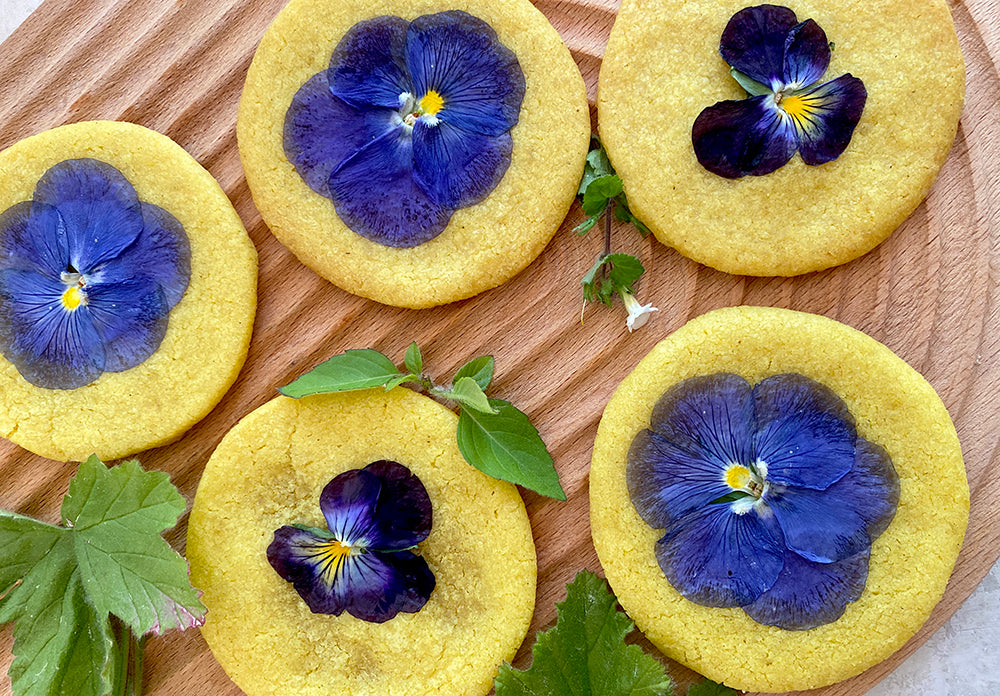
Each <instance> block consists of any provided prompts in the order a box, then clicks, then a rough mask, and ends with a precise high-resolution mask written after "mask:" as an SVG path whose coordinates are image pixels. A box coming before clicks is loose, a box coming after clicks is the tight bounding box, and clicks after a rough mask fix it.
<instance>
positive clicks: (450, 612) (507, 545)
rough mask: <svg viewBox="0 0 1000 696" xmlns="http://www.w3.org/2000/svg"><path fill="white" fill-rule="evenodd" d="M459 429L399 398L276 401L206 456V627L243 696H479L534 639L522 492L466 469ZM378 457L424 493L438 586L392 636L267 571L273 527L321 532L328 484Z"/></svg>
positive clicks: (405, 396)
mask: <svg viewBox="0 0 1000 696" xmlns="http://www.w3.org/2000/svg"><path fill="white" fill-rule="evenodd" d="M457 422H458V417H457V416H456V415H455V414H454V413H452V412H451V411H449V410H448V409H446V408H444V407H443V406H441V405H440V404H438V403H436V402H434V401H432V400H430V399H428V398H427V397H424V396H421V395H419V394H416V393H414V392H412V391H410V390H407V389H403V388H396V389H394V390H392V391H390V392H388V393H384V392H383V391H382V390H381V389H378V390H368V391H364V392H353V393H344V394H331V395H323V396H313V397H308V398H305V399H302V400H299V401H296V400H294V399H289V398H286V397H279V398H277V399H275V400H273V401H271V402H269V403H267V404H265V405H264V406H262V407H261V408H259V409H257V410H256V411H254V412H253V413H251V414H250V415H248V416H247V417H246V418H244V419H243V420H242V421H240V423H239V424H238V425H237V426H236V427H235V428H233V430H232V431H230V432H229V434H228V435H226V437H225V438H224V439H223V440H222V442H221V443H220V444H219V447H218V449H217V450H216V451H215V454H213V455H212V458H211V459H210V460H209V462H208V465H207V467H206V469H205V474H204V476H203V477H202V479H201V483H200V484H199V486H198V493H197V495H196V497H195V501H194V508H193V510H192V511H191V520H190V524H189V527H188V543H187V553H188V559H189V561H190V563H191V580H192V582H193V584H194V585H195V586H196V587H198V588H201V589H202V590H204V592H205V594H204V597H203V598H202V599H203V601H204V602H205V605H206V606H207V607H208V619H207V622H206V623H205V625H204V627H203V628H202V633H203V635H204V636H205V640H206V641H207V642H208V644H209V646H210V647H211V649H212V652H213V653H214V654H215V656H216V658H217V659H218V660H219V662H220V663H221V664H222V667H223V668H224V669H225V670H226V672H227V673H228V674H229V676H230V677H231V678H232V679H233V681H234V682H236V684H237V685H238V686H239V687H240V688H241V689H243V691H245V692H246V693H247V694H248V696H264V695H265V694H273V695H275V696H277V695H280V696H307V695H309V696H335V695H343V696H384V695H387V694H391V695H393V696H405V695H413V696H416V695H417V694H439V693H440V694H449V695H455V696H459V695H468V696H472V695H477V696H483V695H484V694H486V693H487V692H488V691H489V690H490V689H491V688H492V685H493V677H494V675H495V673H496V670H497V667H498V666H499V665H500V663H501V662H502V661H503V660H510V659H512V658H513V656H514V653H515V652H516V651H517V648H518V646H519V645H520V644H521V641H522V640H524V636H525V633H526V632H527V630H528V624H529V622H530V620H531V615H532V611H533V608H534V602H535V573H536V565H535V563H536V561H535V547H534V543H533V542H532V537H531V527H530V525H529V523H528V516H527V512H526V511H525V509H524V503H523V502H522V501H521V498H520V496H519V495H518V493H517V490H516V489H515V487H514V486H512V485H510V484H508V483H503V482H500V481H496V480H494V479H491V478H489V477H488V476H486V475H485V474H482V473H480V472H479V471H476V470H475V469H473V468H472V467H471V466H470V465H469V464H467V463H466V462H465V460H464V459H462V455H461V453H460V452H459V451H458V446H457V444H456V442H455V428H456V425H457ZM380 459H390V460H393V461H396V462H399V463H400V464H403V465H404V466H406V467H408V468H409V469H410V470H411V471H412V472H413V473H414V474H416V475H417V476H418V477H419V478H420V480H421V481H422V482H423V484H424V486H425V487H426V488H427V493H428V494H429V495H430V499H431V506H432V510H433V513H432V514H433V527H432V529H431V533H430V536H428V538H427V539H426V541H424V542H422V543H421V544H420V545H419V547H418V550H419V553H420V554H421V555H422V556H423V557H424V558H425V559H426V560H427V563H428V565H429V566H430V568H431V570H432V571H433V573H434V575H435V577H436V579H437V585H436V587H435V589H434V591H433V592H432V593H431V596H430V599H429V600H428V602H427V604H426V605H425V606H424V607H423V608H422V609H421V610H420V611H418V612H417V613H415V614H399V615H397V616H396V617H395V618H393V619H391V620H389V621H387V622H386V623H383V624H373V623H367V622H364V621H361V620H359V619H356V618H354V617H353V616H350V615H349V614H347V613H344V614H342V615H341V616H330V615H323V614H313V613H311V612H310V610H309V608H308V607H307V606H306V604H305V602H304V601H303V600H302V599H301V598H300V597H299V595H298V594H297V593H296V592H295V590H294V589H293V588H292V586H291V585H290V584H289V583H287V582H285V581H284V580H282V579H281V578H280V577H279V576H278V574H277V573H276V572H275V571H274V570H273V569H272V568H271V566H270V565H269V564H268V562H267V558H266V556H265V550H266V549H267V546H268V544H269V543H270V542H271V540H272V538H273V534H274V530H276V529H278V528H279V527H281V526H282V525H286V524H292V523H296V522H297V523H304V524H309V525H312V526H317V527H324V528H325V523H324V520H323V516H322V513H321V512H320V508H319V495H320V492H321V491H322V490H323V487H324V486H325V485H326V484H327V483H328V482H329V481H330V480H331V479H332V478H333V477H334V476H336V475H337V474H339V473H341V472H343V471H346V470H348V469H358V468H361V467H364V466H365V465H367V464H369V463H371V462H373V461H377V460H380Z"/></svg>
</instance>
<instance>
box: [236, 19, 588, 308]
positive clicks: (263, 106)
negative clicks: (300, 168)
mask: <svg viewBox="0 0 1000 696" xmlns="http://www.w3.org/2000/svg"><path fill="white" fill-rule="evenodd" d="M444 10H464V11H466V12H468V13H470V14H472V15H475V16H476V17H479V18H480V19H482V20H484V21H486V22H487V23H488V24H490V25H491V26H492V27H493V28H494V29H495V30H496V32H497V34H498V35H499V38H500V41H501V42H502V43H503V44H504V45H506V46H507V47H508V48H510V49H511V50H513V51H514V53H515V54H516V55H517V58H518V61H519V62H520V64H521V69H522V70H523V71H524V76H525V80H526V83H527V89H526V92H525V95H524V102H523V103H522V106H521V113H520V120H519V121H518V124H517V125H516V126H515V127H514V129H513V130H512V131H511V135H512V137H513V139H514V151H513V154H512V155H511V162H510V168H509V169H508V170H507V173H506V174H505V175H504V177H503V179H502V180H501V181H500V183H499V185H498V186H497V187H496V188H495V189H494V190H493V192H492V193H491V194H490V195H489V196H488V197H487V198H486V199H485V200H484V201H482V202H481V203H478V204H476V205H473V206H470V207H467V208H462V209H459V210H457V211H455V213H454V214H453V215H452V217H451V221H450V222H449V224H448V226H447V227H446V228H445V230H444V231H443V232H442V233H441V234H440V235H438V236H437V237H436V238H434V239H432V240H430V241H429V242H425V243H424V244H421V245H419V246H416V247H413V248H410V249H394V248H390V247H385V246H382V245H380V244H377V243H375V242H371V241H369V240H367V239H364V238H363V237H361V236H360V235H358V234H355V233H354V232H352V231H351V230H350V229H348V227H347V226H346V225H344V223H343V222H342V221H341V220H340V218H339V217H337V214H336V212H335V211H334V207H333V203H332V202H331V201H330V200H329V199H327V198H324V197H323V196H321V195H320V194H318V193H316V192H315V191H313V190H312V189H310V188H309V187H308V186H307V185H306V184H305V182H304V181H303V180H302V179H301V177H299V175H298V174H297V173H296V171H295V169H294V168H293V167H292V165H291V164H290V163H289V162H288V160H287V159H286V157H285V153H284V150H283V147H282V135H283V128H284V121H285V113H286V111H287V110H288V107H289V105H290V104H291V102H292V97H293V96H294V95H295V93H296V92H297V91H298V89H299V88H300V87H301V86H302V85H303V84H304V83H305V82H306V81H307V80H308V79H309V78H311V77H312V76H313V75H315V74H317V73H318V72H320V71H321V70H325V69H326V68H327V66H328V65H329V62H330V55H331V54H332V53H333V49H334V47H335V46H336V45H337V43H338V42H339V41H340V39H341V38H342V37H343V36H344V34H345V33H346V32H347V31H348V29H350V28H351V27H352V26H353V25H354V24H356V23H357V22H359V21H361V20H364V19H369V18H372V17H377V16H380V15H396V16H399V17H403V18H404V19H407V20H412V19H415V18H416V17H419V16H421V15H424V14H430V13H435V12H442V11H444ZM237 136H238V139H239V146H240V156H241V158H242V160H243V166H244V169H245V170H246V175H247V183H248V184H249V186H250V191H251V193H252V194H253V198H254V201H255V202H256V204H257V207H258V208H259V209H260V212H261V215H262V216H263V218H264V221H265V222H266V223H267V225H268V227H270V228H271V231H272V232H273V233H274V236H275V237H277V238H278V239H279V240H280V241H281V243H282V244H284V245H285V246H287V247H288V248H289V249H291V251H292V252H293V253H294V254H295V255H296V256H297V257H298V258H299V260H301V261H302V262H303V263H304V264H306V265H307V266H309V267H310V268H312V269H313V270H314V271H316V272H317V273H318V274H320V275H321V276H323V277H324V278H326V279H327V280H329V281H330V282H332V283H334V284H335V285H337V286H339V287H341V288H343V289H345V290H347V291H348V292H351V293H354V294H356V295H361V296H362V297H367V298H370V299H373V300H377V301H378V302H382V303H385V304H390V305H396V306H399V307H410V308H422V307H433V306H435V305H440V304H445V303H447V302H453V301H455V300H461V299H464V298H467V297H471V296H472V295H475V294H477V293H480V292H482V291H484V290H487V289H489V288H492V287H494V286H496V285H499V284H501V283H503V282H505V281H507V280H508V279H510V278H511V277H513V276H514V275H515V274H517V273H518V272H520V271H521V270H522V269H524V268H525V267H526V266H527V265H528V264H529V263H531V261H532V260H533V259H534V258H535V257H536V256H538V255H539V254H540V253H541V252H542V249H544V248H545V245H546V244H547V243H548V241H549V239H551V238H552V235H553V234H555V232H556V230H557V229H558V228H559V225H560V224H561V223H562V220H563V218H564V217H565V216H566V212H567V211H568V210H569V206H570V204H571V203H572V202H573V199H574V197H575V196H576V191H577V187H578V186H579V183H580V177H581V176H582V174H583V165H584V160H585V157H586V153H587V148H588V146H589V141H590V112H589V109H588V105H587V95H586V90H585V88H584V84H583V78H582V77H581V75H580V71H579V69H578V68H577V67H576V64H575V63H574V62H573V58H572V56H571V55H570V53H569V51H568V50H567V48H566V46H565V45H564V44H563V42H562V40H561V39H560V38H559V35H558V34H557V33H556V31H555V29H553V28H552V26H551V25H550V24H549V22H548V20H547V19H545V17H544V16H543V15H542V13H541V12H539V11H538V10H536V9H535V8H534V6H532V5H531V3H530V2H528V0H507V1H505V2H503V3H495V2H490V0H456V1H454V2H447V3H444V2H442V0H342V1H340V2H336V3H334V2H330V1H329V0H292V2H290V3H289V4H288V6H287V7H285V9H284V10H282V12H281V13H280V14H279V15H278V17H277V18H276V19H275V20H274V23H273V24H272V25H271V28H270V29H269V30H268V31H267V33H266V34H265V35H264V38H263V40H262V41H261V44H260V47H259V48H258V49H257V53H256V55H255V56H254V60H253V63H252V64H251V66H250V71H249V73H248V74H247V80H246V86H245V87H244V90H243V96H242V98H241V100H240V110H239V120H238V122H237Z"/></svg>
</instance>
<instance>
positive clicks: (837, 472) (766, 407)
mask: <svg viewBox="0 0 1000 696" xmlns="http://www.w3.org/2000/svg"><path fill="white" fill-rule="evenodd" d="M754 400H755V401H754V403H755V413H756V428H755V429H756V431H757V434H756V438H755V443H754V451H755V452H756V455H757V459H758V460H762V461H763V462H765V463H766V465H767V480H768V481H771V482H772V483H781V484H787V485H789V486H805V487H808V488H815V489H824V488H826V487H827V486H829V485H830V484H831V483H833V482H834V481H837V480H839V479H840V478H841V477H842V476H843V475H844V474H846V473H847V472H848V471H850V470H851V467H852V466H853V465H854V446H855V445H854V443H855V439H856V437H857V435H856V430H855V428H854V418H853V417H852V416H851V413H850V411H848V410H847V405H846V404H845V403H844V402H843V400H842V399H841V398H840V397H839V396H837V395H836V394H834V393H833V390H831V389H830V388H829V387H827V386H826V385H824V384H821V383H819V382H817V381H816V380H813V379H809V378H808V377H804V376H803V375H799V374H784V375H774V376H773V377H768V378H767V379H765V380H763V381H761V382H760V383H759V384H758V385H757V386H756V387H755V388H754Z"/></svg>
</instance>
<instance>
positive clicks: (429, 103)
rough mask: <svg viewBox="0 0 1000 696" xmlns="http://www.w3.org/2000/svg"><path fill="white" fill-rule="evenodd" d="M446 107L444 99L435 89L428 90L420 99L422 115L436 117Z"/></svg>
mask: <svg viewBox="0 0 1000 696" xmlns="http://www.w3.org/2000/svg"><path fill="white" fill-rule="evenodd" d="M443 107H444V97H442V96H441V95H440V94H438V93H437V92H435V91H434V90H433V89H429V90H427V94H425V95H424V96H423V97H421V98H420V113H422V114H430V115H431V116H434V115H435V114H437V112H438V111H440V110H441V109H442V108H443Z"/></svg>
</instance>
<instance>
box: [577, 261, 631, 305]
mask: <svg viewBox="0 0 1000 696" xmlns="http://www.w3.org/2000/svg"><path fill="white" fill-rule="evenodd" d="M644 271H645V269H644V268H643V266H642V262H640V261H639V259H637V258H636V257H634V256H632V255H631V254H603V255H602V256H601V257H600V258H599V259H597V263H595V264H594V265H593V266H592V267H591V269H590V270H589V271H587V273H586V274H585V275H584V276H583V278H581V279H580V284H581V285H583V299H584V300H585V301H586V302H603V303H604V304H605V305H607V306H608V307H610V306H611V301H612V300H613V299H614V298H615V296H616V295H620V294H621V293H623V292H627V293H630V294H635V289H634V288H633V285H634V284H635V282H636V281H637V280H639V277H640V276H642V274H643V272H644Z"/></svg>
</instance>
